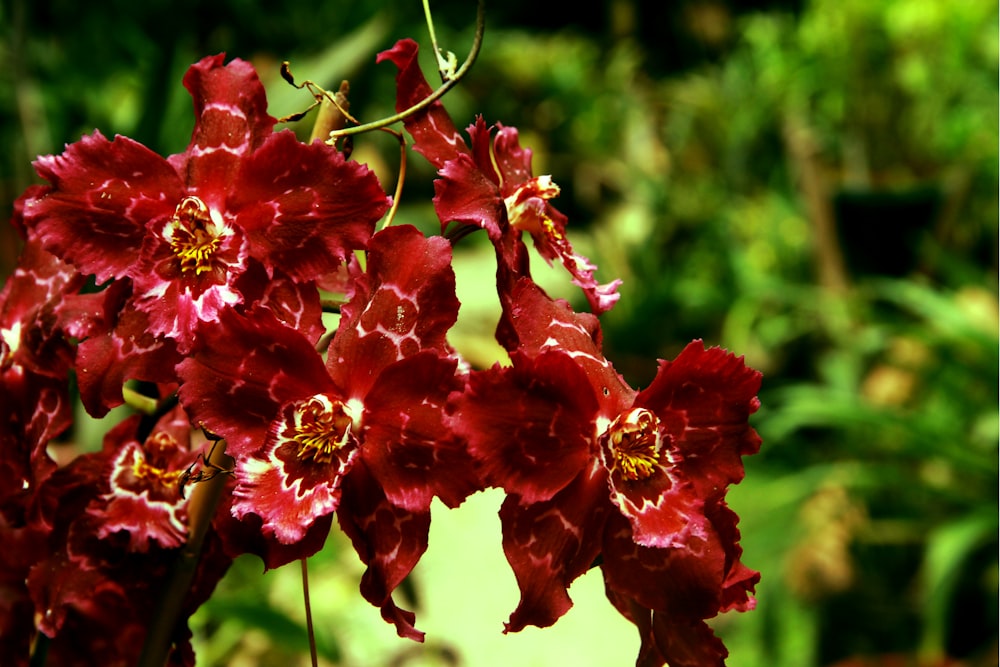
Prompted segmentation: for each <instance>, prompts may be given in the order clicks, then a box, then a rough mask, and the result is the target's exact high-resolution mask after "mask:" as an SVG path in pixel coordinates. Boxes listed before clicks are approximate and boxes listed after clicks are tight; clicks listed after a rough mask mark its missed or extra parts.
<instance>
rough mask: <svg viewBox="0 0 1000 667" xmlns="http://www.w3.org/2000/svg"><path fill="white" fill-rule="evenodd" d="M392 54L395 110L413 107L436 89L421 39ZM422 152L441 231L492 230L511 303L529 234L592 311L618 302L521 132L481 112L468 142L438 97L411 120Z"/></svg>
mask: <svg viewBox="0 0 1000 667" xmlns="http://www.w3.org/2000/svg"><path fill="white" fill-rule="evenodd" d="M386 59H388V60H391V61H392V62H393V63H394V64H395V65H396V67H397V68H398V69H399V73H398V75H397V77H396V87H397V93H396V108H397V110H402V109H405V108H408V107H410V106H412V105H413V104H415V103H416V102H419V101H420V100H422V99H424V98H426V97H427V96H428V95H429V94H430V93H431V88H430V86H429V85H428V84H427V81H426V79H424V76H423V73H422V72H421V71H420V67H419V65H418V63H417V44H416V42H414V41H412V40H409V39H404V40H400V41H399V42H397V43H396V45H395V46H394V47H393V48H392V49H390V50H388V51H384V52H383V53H381V54H379V57H378V60H379V62H381V61H382V60H386ZM405 126H406V129H407V131H408V132H409V133H410V135H411V136H412V137H413V139H414V141H415V145H414V149H415V150H417V151H419V152H420V153H421V154H422V155H424V157H426V158H427V159H428V161H430V163H431V164H432V165H434V167H436V168H437V169H438V174H439V178H438V180H437V181H435V184H434V189H435V192H436V196H435V198H434V205H435V209H436V211H437V214H438V217H439V218H440V219H441V222H442V229H444V228H445V227H447V225H448V224H450V223H452V222H457V223H460V224H462V225H469V226H471V227H473V228H482V229H485V230H486V232H487V234H488V235H489V237H490V240H491V241H492V242H493V245H494V247H495V248H496V251H497V258H498V261H499V270H498V289H499V290H500V296H501V299H502V300H504V301H506V299H507V295H508V293H509V291H510V290H511V289H512V288H513V285H514V283H515V282H516V280H517V279H518V278H520V277H523V276H529V267H528V260H527V254H526V252H525V248H524V245H523V241H522V240H521V239H522V236H523V235H524V234H525V233H526V234H529V235H530V236H531V238H532V241H533V242H534V246H535V249H536V250H537V251H538V253H539V254H540V255H541V256H542V257H543V258H544V259H545V261H546V262H548V263H549V264H551V263H552V262H553V261H555V260H558V261H560V262H561V263H562V264H563V266H564V267H565V268H566V270H567V271H568V272H569V274H570V276H572V281H573V283H574V284H576V285H577V286H578V287H580V288H581V289H582V290H583V293H584V295H585V296H586V297H587V301H588V303H589V304H590V308H591V310H592V311H593V312H594V313H596V314H600V313H603V312H605V311H607V310H610V309H611V308H612V307H613V306H614V304H615V303H616V302H617V301H618V297H619V294H618V292H617V289H618V285H619V284H620V283H621V281H620V280H613V281H611V282H609V283H606V284H598V282H597V280H596V278H595V277H594V273H595V271H596V270H597V267H596V266H595V265H594V264H593V263H592V262H590V260H588V259H587V258H586V257H583V256H582V255H579V254H577V253H576V252H574V250H573V247H572V245H571V244H570V241H569V239H568V238H567V236H566V223H567V220H566V216H564V215H563V214H562V213H560V212H559V211H558V210H557V209H556V208H555V207H554V206H552V204H551V200H552V199H554V198H555V197H557V196H558V195H559V186H558V185H556V184H555V183H554V182H553V181H552V178H551V176H548V175H542V176H534V175H533V172H532V169H531V151H530V150H529V149H526V148H521V146H520V144H519V142H518V134H517V130H516V129H515V128H512V127H504V126H503V125H500V124H497V125H496V126H495V127H496V137H495V138H494V137H493V136H492V130H493V128H488V127H487V126H486V123H485V122H484V121H483V119H482V118H477V119H476V122H475V123H474V124H473V125H471V126H469V128H468V133H469V143H468V144H466V142H465V140H464V139H463V138H462V136H461V135H460V134H459V133H458V131H457V130H456V129H455V125H454V123H453V122H452V121H451V118H450V117H449V116H448V113H447V111H445V109H444V106H443V105H441V104H440V103H439V102H435V103H434V104H431V105H430V106H429V107H428V108H427V109H426V110H424V111H422V112H420V113H416V114H413V115H412V116H410V117H409V118H407V119H406V121H405Z"/></svg>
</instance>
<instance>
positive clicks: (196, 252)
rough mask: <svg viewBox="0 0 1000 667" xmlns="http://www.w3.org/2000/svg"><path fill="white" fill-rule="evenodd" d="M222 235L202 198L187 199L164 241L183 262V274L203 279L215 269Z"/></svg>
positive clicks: (179, 205) (180, 206)
mask: <svg viewBox="0 0 1000 667" xmlns="http://www.w3.org/2000/svg"><path fill="white" fill-rule="evenodd" d="M222 231H223V230H220V229H219V227H218V226H217V225H216V224H215V221H214V220H212V215H211V213H210V211H209V209H208V206H206V205H205V202H203V201H202V200H201V199H199V198H198V197H191V196H189V197H184V199H182V200H181V201H180V203H179V204H177V209H176V211H174V215H173V217H171V218H170V220H168V221H167V224H166V226H165V227H164V229H163V238H164V239H165V240H166V241H167V243H168V244H169V245H170V249H171V250H172V251H173V253H174V255H175V256H176V257H177V259H178V260H179V262H180V266H181V272H183V273H188V272H194V274H195V275H200V274H201V273H204V272H206V271H210V270H211V269H212V258H213V256H214V255H215V253H216V251H217V250H218V249H219V246H220V245H221V242H222V241H221V237H222Z"/></svg>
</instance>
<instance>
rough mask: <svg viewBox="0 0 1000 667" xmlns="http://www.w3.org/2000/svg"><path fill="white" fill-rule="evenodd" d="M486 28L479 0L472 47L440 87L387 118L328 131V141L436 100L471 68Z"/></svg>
mask: <svg viewBox="0 0 1000 667" xmlns="http://www.w3.org/2000/svg"><path fill="white" fill-rule="evenodd" d="M485 29H486V6H485V0H479V2H478V6H477V9H476V36H475V38H474V40H473V42H472V49H471V50H470V51H469V55H468V57H466V59H465V62H464V63H462V66H461V67H459V68H458V71H456V72H455V75H454V76H453V77H451V78H449V79H448V80H447V81H445V82H444V83H443V84H441V87H440V88H438V89H437V90H435V91H434V92H433V93H431V94H430V95H428V96H427V97H425V98H424V99H422V100H420V101H419V102H417V103H416V104H414V105H413V106H412V107H410V108H409V109H406V110H404V111H400V112H399V113H397V114H395V115H392V116H389V117H388V118H383V119H381V120H376V121H372V122H371V123H365V124H364V125H355V126H354V127H346V128H344V129H342V130H336V131H334V132H331V133H330V139H329V140H330V141H335V140H337V139H339V138H340V137H347V136H351V135H354V134H361V133H363V132H370V131H372V130H380V129H382V128H383V127H388V126H389V125H392V124H393V123H398V122H399V121H401V120H405V119H407V118H409V117H410V116H412V115H413V114H415V113H418V112H420V111H423V110H424V109H426V108H427V107H429V106H430V105H432V104H434V103H435V102H437V101H438V100H439V99H441V97H442V96H444V94H445V93H447V92H448V91H449V90H451V89H452V88H454V87H455V84H457V83H458V82H459V81H461V80H462V78H463V77H464V76H465V75H466V74H467V73H468V72H469V70H470V69H471V68H472V64H473V63H474V62H476V57H477V56H479V49H480V48H481V47H482V45H483V32H484V31H485Z"/></svg>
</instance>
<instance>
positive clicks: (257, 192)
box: [226, 130, 389, 282]
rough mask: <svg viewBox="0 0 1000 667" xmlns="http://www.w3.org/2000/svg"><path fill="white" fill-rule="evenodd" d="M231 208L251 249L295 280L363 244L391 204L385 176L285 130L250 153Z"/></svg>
mask: <svg viewBox="0 0 1000 667" xmlns="http://www.w3.org/2000/svg"><path fill="white" fill-rule="evenodd" d="M237 180H238V182H239V186H238V187H236V188H234V189H233V190H232V191H231V194H230V195H229V198H228V202H227V204H226V207H227V208H226V210H228V211H230V212H231V213H232V214H233V215H235V216H236V222H237V224H238V225H239V226H240V227H242V228H243V229H244V230H246V232H247V234H248V235H249V238H250V255H251V256H253V257H255V258H257V259H258V260H260V261H261V262H262V263H263V264H264V266H265V267H266V268H267V269H268V270H269V271H271V270H272V269H273V268H274V267H279V268H280V269H281V270H282V271H284V272H285V273H287V274H288V275H289V276H291V277H292V279H293V280H296V281H300V282H304V281H310V280H315V279H317V278H319V277H320V276H323V275H325V274H327V273H331V272H332V271H334V270H336V268H337V267H338V266H339V265H340V264H341V263H342V262H343V261H344V260H345V258H346V257H347V255H348V254H349V253H350V252H352V251H354V250H358V249H361V248H363V247H364V246H365V244H366V243H367V242H368V239H369V237H370V236H371V235H372V232H373V231H374V229H375V223H376V222H377V221H378V220H379V218H381V217H382V215H383V214H384V213H385V211H386V209H387V208H388V206H389V201H388V198H387V197H386V196H385V193H384V192H383V191H382V187H381V186H380V185H379V182H378V179H377V178H376V177H375V174H374V173H373V172H371V171H370V170H369V169H368V168H367V167H365V166H364V165H361V164H358V163H356V162H347V161H345V159H344V156H343V154H342V153H340V152H339V151H337V150H336V149H334V148H333V147H331V146H327V145H326V144H323V143H321V142H316V143H313V144H303V143H301V142H300V141H299V140H298V139H297V138H296V137H295V135H294V134H293V133H292V132H291V131H290V130H289V131H283V132H278V133H276V134H274V135H272V136H270V137H268V139H267V140H266V141H265V142H264V143H263V145H262V146H261V147H260V148H259V149H258V150H256V151H255V152H254V153H253V154H252V155H250V156H249V157H248V159H247V160H246V162H245V163H244V164H243V168H242V169H241V170H240V172H239V175H238V177H237Z"/></svg>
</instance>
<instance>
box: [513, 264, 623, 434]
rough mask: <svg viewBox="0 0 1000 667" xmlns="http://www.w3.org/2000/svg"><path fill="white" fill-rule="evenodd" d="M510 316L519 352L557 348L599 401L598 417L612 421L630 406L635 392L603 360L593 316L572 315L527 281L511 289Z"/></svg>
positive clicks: (524, 280) (574, 313)
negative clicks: (584, 377) (574, 365)
mask: <svg viewBox="0 0 1000 667" xmlns="http://www.w3.org/2000/svg"><path fill="white" fill-rule="evenodd" d="M511 317H512V321H513V325H514V329H515V331H516V332H517V336H518V344H519V346H520V349H521V350H523V351H525V352H526V353H527V354H537V353H539V352H541V351H543V350H547V349H557V350H565V351H566V352H567V353H568V354H570V355H571V356H572V357H573V359H574V361H576V362H577V364H578V365H579V366H580V368H581V369H583V371H584V373H586V375H587V379H588V380H589V385H590V387H591V389H592V391H593V392H594V395H595V396H597V397H598V400H599V401H600V402H601V408H602V410H601V413H602V415H604V416H605V417H607V418H608V419H613V418H614V417H616V416H617V415H618V414H619V413H620V412H623V411H624V410H625V409H627V408H628V407H631V404H632V401H633V397H634V396H635V391H634V390H633V389H632V388H631V387H629V386H628V384H626V382H625V380H624V379H623V378H622V377H621V376H620V375H619V374H618V372H617V371H615V369H614V367H613V366H612V365H611V363H610V362H609V361H608V360H607V359H605V358H604V353H603V352H602V351H601V327H600V323H599V321H598V319H597V318H596V317H594V316H593V315H591V314H589V313H577V312H574V311H573V309H572V308H571V307H570V305H569V304H568V303H567V302H566V301H563V300H561V299H556V300H553V299H551V298H550V297H549V296H548V295H547V294H545V292H543V291H542V289H541V288H540V287H538V286H537V285H536V284H535V283H534V282H532V281H531V280H528V279H521V280H520V281H519V282H518V284H517V285H516V286H515V288H514V291H513V305H512V307H511Z"/></svg>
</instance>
